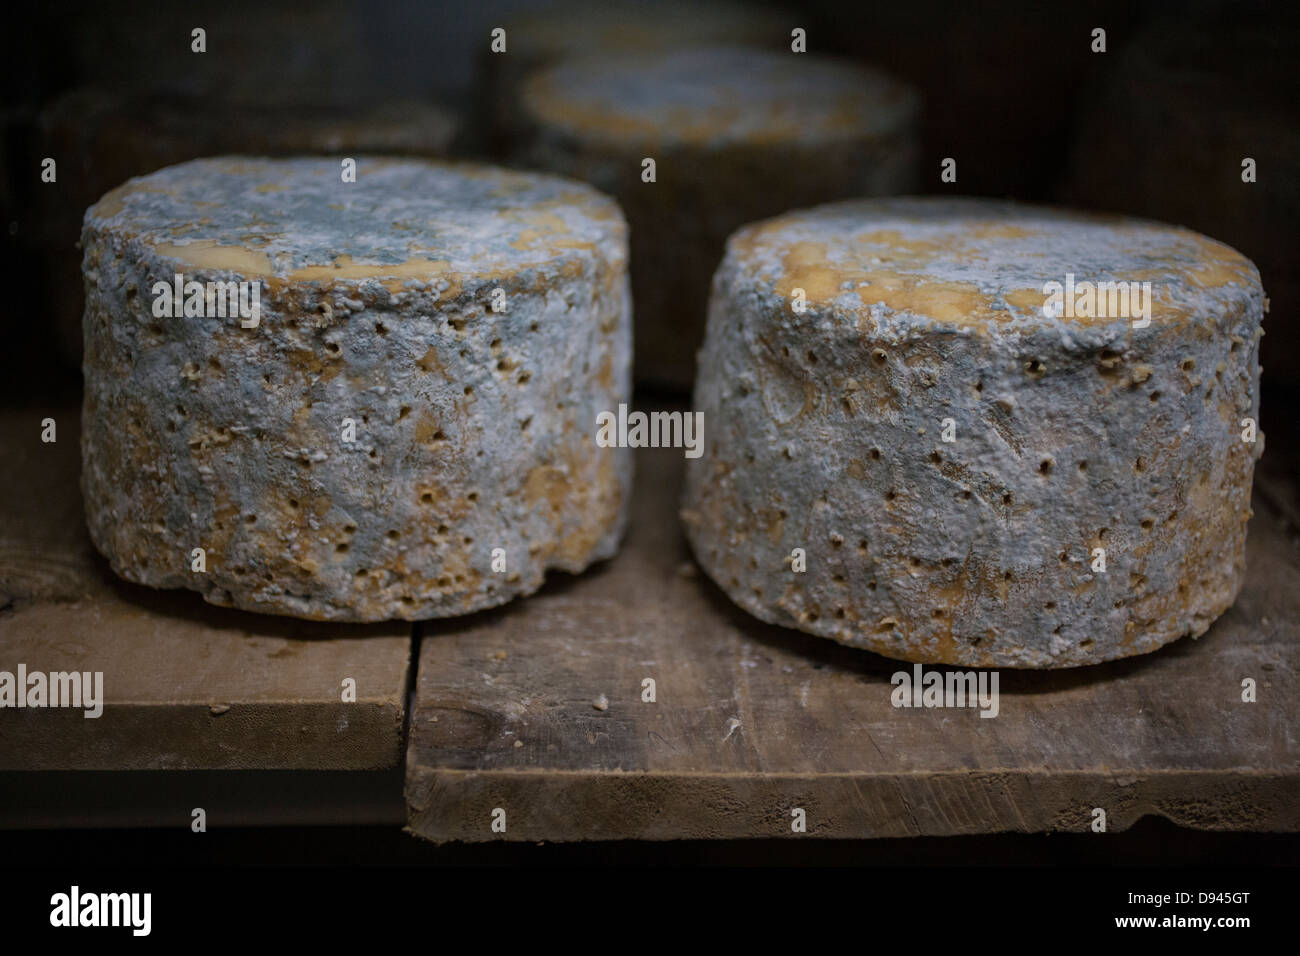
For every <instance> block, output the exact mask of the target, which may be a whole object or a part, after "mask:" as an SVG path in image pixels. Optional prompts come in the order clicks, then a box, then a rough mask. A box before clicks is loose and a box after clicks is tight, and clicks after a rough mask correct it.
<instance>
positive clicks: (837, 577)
mask: <svg viewBox="0 0 1300 956" xmlns="http://www.w3.org/2000/svg"><path fill="white" fill-rule="evenodd" d="M831 580H832V581H834V582H835V583H836V584H843V583H844V582H845V581H846V580H847V578H845V577H844V575H842V574H832V575H831Z"/></svg>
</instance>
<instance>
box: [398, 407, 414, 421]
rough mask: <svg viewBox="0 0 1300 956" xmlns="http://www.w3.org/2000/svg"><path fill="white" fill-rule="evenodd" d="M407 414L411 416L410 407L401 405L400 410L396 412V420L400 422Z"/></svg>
mask: <svg viewBox="0 0 1300 956" xmlns="http://www.w3.org/2000/svg"><path fill="white" fill-rule="evenodd" d="M409 414H411V406H410V405H403V406H402V407H401V408H399V409H398V410H397V420H398V421H399V422H400V421H401V420H402V419H403V418H405V417H406V416H407V415H409Z"/></svg>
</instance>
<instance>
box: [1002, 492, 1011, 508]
mask: <svg viewBox="0 0 1300 956" xmlns="http://www.w3.org/2000/svg"><path fill="white" fill-rule="evenodd" d="M1011 500H1012V499H1011V492H1009V491H1004V492H1003V493H1002V503H1003V504H1004V505H1009V504H1011Z"/></svg>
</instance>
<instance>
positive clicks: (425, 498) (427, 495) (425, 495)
mask: <svg viewBox="0 0 1300 956" xmlns="http://www.w3.org/2000/svg"><path fill="white" fill-rule="evenodd" d="M420 502H421V503H422V504H426V505H431V504H433V492H432V491H422V492H420Z"/></svg>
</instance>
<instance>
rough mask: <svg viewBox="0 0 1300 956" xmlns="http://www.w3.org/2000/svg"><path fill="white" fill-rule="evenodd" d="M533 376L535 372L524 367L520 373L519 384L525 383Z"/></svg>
mask: <svg viewBox="0 0 1300 956" xmlns="http://www.w3.org/2000/svg"><path fill="white" fill-rule="evenodd" d="M532 377H533V373H532V372H530V371H528V369H524V370H523V371H522V372H520V373H519V384H520V385H523V384H524V383H525V382H527V381H528V380H529V379H530V378H532Z"/></svg>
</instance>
